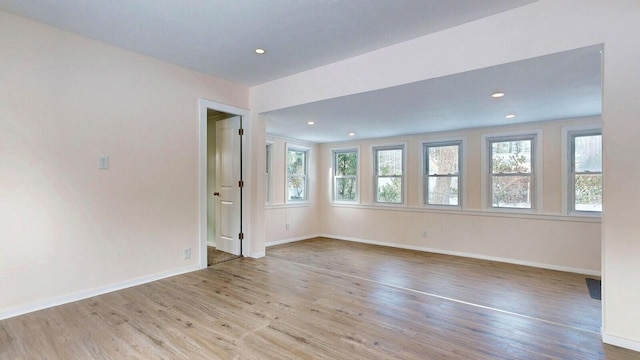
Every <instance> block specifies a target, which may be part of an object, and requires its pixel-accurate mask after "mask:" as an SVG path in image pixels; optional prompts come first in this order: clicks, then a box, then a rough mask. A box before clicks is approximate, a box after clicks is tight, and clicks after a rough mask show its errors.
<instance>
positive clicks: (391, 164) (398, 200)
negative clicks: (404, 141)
mask: <svg viewBox="0 0 640 360" xmlns="http://www.w3.org/2000/svg"><path fill="white" fill-rule="evenodd" d="M373 153H374V161H375V165H374V167H375V171H374V174H375V190H376V195H375V199H376V202H377V203H390V204H402V203H403V200H404V194H403V192H404V191H403V177H404V146H402V145H400V146H386V147H376V148H374V149H373Z"/></svg>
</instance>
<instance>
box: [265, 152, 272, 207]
mask: <svg viewBox="0 0 640 360" xmlns="http://www.w3.org/2000/svg"><path fill="white" fill-rule="evenodd" d="M272 146H273V144H267V148H266V151H265V153H266V161H265V165H266V166H265V170H264V198H265V201H266V203H267V204H269V203H271V147H272Z"/></svg>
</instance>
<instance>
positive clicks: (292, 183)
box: [287, 148, 309, 201]
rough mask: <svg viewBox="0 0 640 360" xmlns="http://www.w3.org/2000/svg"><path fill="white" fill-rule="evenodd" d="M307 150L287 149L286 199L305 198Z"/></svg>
mask: <svg viewBox="0 0 640 360" xmlns="http://www.w3.org/2000/svg"><path fill="white" fill-rule="evenodd" d="M308 158H309V151H308V150H303V149H296V148H288V149H287V200H288V201H306V200H307V172H308V164H307V163H308V161H309V160H308Z"/></svg>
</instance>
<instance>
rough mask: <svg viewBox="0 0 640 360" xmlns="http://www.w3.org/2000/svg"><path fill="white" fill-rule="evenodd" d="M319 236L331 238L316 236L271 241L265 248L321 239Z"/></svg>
mask: <svg viewBox="0 0 640 360" xmlns="http://www.w3.org/2000/svg"><path fill="white" fill-rule="evenodd" d="M321 236H324V237H331V236H325V235H318V234H314V235H306V236H299V237H295V238H289V239H282V240H276V241H271V242H268V243H266V244H265V247H269V246H276V245H282V244H288V243H292V242H296V241H302V240H309V239H313V238H317V237H321Z"/></svg>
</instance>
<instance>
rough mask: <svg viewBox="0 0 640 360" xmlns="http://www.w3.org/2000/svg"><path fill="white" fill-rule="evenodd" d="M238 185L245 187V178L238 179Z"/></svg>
mask: <svg viewBox="0 0 640 360" xmlns="http://www.w3.org/2000/svg"><path fill="white" fill-rule="evenodd" d="M238 187H241V188H242V187H244V180H240V181H238Z"/></svg>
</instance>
